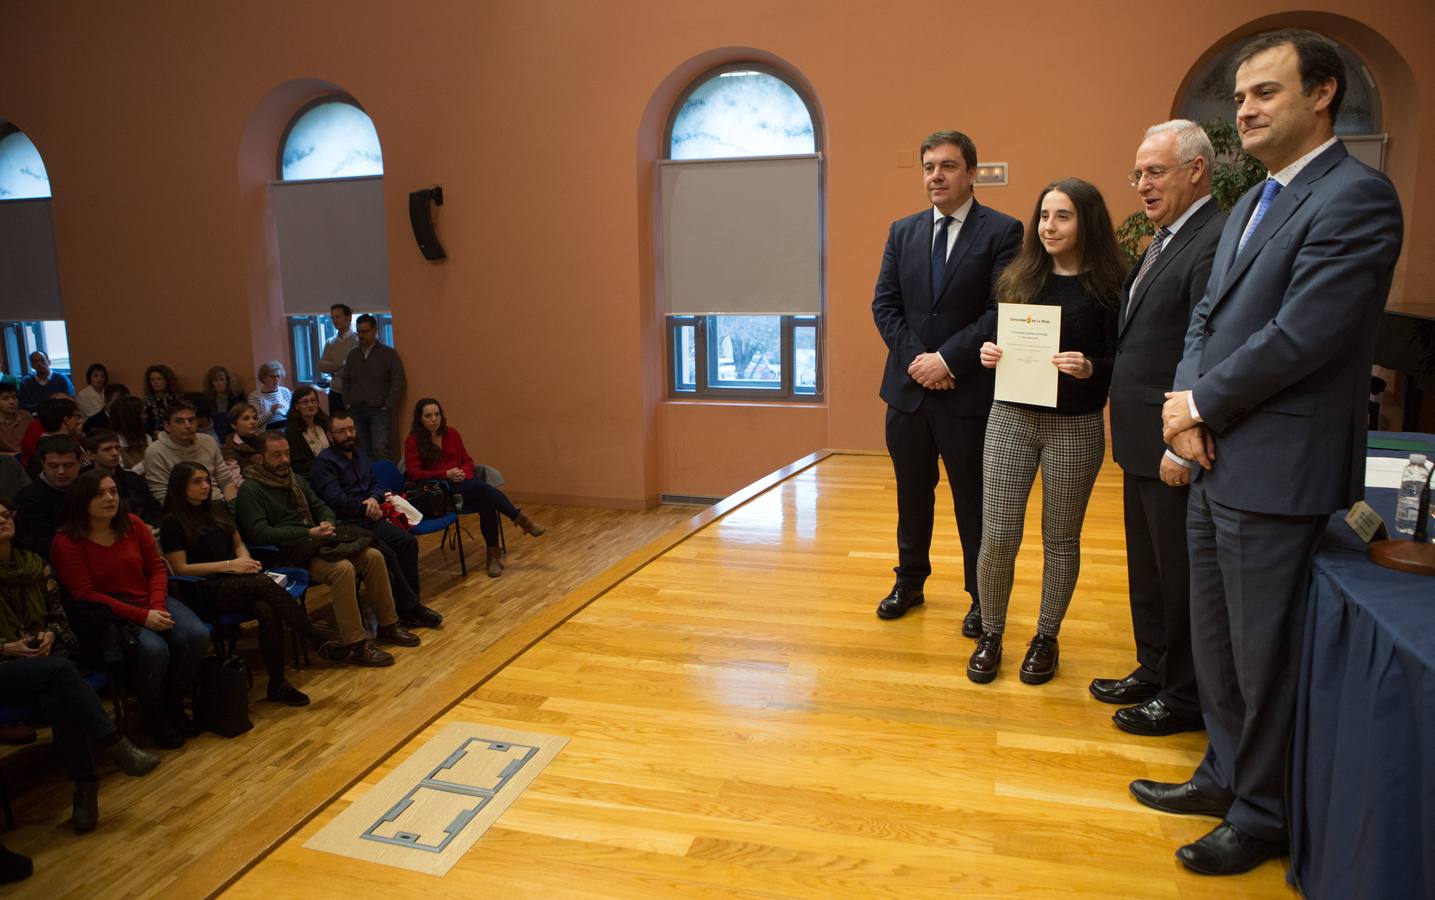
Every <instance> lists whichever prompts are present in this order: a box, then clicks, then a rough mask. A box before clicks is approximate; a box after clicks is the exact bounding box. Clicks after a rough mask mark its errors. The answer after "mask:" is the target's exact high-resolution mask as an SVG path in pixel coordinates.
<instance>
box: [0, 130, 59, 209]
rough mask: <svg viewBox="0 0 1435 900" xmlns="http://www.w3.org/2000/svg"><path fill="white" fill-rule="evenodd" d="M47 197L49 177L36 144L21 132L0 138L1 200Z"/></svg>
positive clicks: (14, 131)
mask: <svg viewBox="0 0 1435 900" xmlns="http://www.w3.org/2000/svg"><path fill="white" fill-rule="evenodd" d="M49 196H50V176H49V173H47V172H46V171H45V161H44V160H42V159H40V151H39V150H37V149H35V142H34V141H32V140H30V139H29V138H28V137H26V136H25V133H24V132H23V131H17V130H13V129H12V130H10V133H9V134H6V135H5V136H4V137H0V200H38V199H41V198H45V197H49Z"/></svg>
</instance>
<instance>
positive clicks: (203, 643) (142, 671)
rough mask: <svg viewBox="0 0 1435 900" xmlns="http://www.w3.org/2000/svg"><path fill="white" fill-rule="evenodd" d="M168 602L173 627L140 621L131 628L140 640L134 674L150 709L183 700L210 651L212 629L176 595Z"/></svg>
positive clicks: (141, 698) (137, 690)
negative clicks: (153, 627) (156, 628)
mask: <svg viewBox="0 0 1435 900" xmlns="http://www.w3.org/2000/svg"><path fill="white" fill-rule="evenodd" d="M168 606H169V615H170V618H172V619H174V627H173V628H171V629H169V630H168V631H150V630H149V629H148V628H145V627H144V626H143V625H139V626H135V627H134V628H133V629H131V630H132V632H133V633H134V634H135V639H136V640H138V641H139V648H138V650H137V652H136V655H135V665H134V671H133V673H132V675H131V678H132V679H133V681H134V689H135V693H136V694H138V695H139V698H140V703H141V705H143V706H145V707H146V708H150V709H153V708H155V707H157V706H159V705H160V704H164V705H166V706H173V705H175V704H178V703H181V702H182V701H183V700H184V696H185V694H187V693H189V688H190V685H192V684H194V676H195V675H196V674H198V672H199V664H200V663H201V662H203V661H204V657H205V654H207V653H208V652H209V629H208V628H206V627H205V625H204V623H203V622H201V621H200V619H199V616H196V615H195V614H194V613H193V612H191V611H190V609H189V607H187V606H185V605H184V604H183V603H180V602H179V601H178V600H176V599H174V598H173V597H170V598H169V602H168Z"/></svg>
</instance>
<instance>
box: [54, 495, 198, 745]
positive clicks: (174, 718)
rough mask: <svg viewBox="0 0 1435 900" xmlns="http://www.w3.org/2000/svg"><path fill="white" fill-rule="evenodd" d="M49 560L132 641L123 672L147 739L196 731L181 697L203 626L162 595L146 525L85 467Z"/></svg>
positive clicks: (165, 586) (172, 741)
mask: <svg viewBox="0 0 1435 900" xmlns="http://www.w3.org/2000/svg"><path fill="white" fill-rule="evenodd" d="M50 564H51V566H52V567H53V568H54V570H55V574H56V575H57V576H59V579H60V583H61V584H63V585H64V586H65V589H66V590H67V591H69V592H70V595H71V596H72V597H74V598H75V599H76V600H79V601H82V602H85V603H102V604H104V605H105V606H107V607H109V609H110V612H111V613H112V614H113V615H114V618H115V621H116V622H118V623H119V625H120V627H121V628H123V629H124V630H125V631H127V632H128V633H129V634H130V635H132V636H133V637H134V638H135V640H136V641H138V643H139V650H138V654H137V658H136V660H135V669H134V672H133V673H132V676H131V677H132V679H133V682H134V684H133V687H134V689H135V693H137V694H139V699H140V706H141V708H142V709H143V710H144V721H145V728H146V729H147V730H148V731H149V733H150V736H151V737H153V738H154V741H155V743H156V744H158V745H159V746H161V747H178V746H180V745H181V744H183V743H184V738H185V737H193V736H194V735H196V734H198V733H199V730H198V729H197V728H196V727H195V725H194V723H193V722H192V721H191V720H190V718H189V716H187V715H186V714H185V712H184V696H185V694H187V693H189V687H190V685H191V684H192V683H193V682H194V676H195V674H196V673H197V672H198V671H199V664H200V663H201V662H202V661H203V660H204V656H205V654H206V653H207V652H208V650H209V630H208V629H207V628H205V626H204V623H203V622H201V621H200V620H199V617H198V616H196V615H195V614H194V613H193V612H191V611H190V610H189V608H188V607H186V606H185V605H184V604H183V603H180V602H179V601H178V600H176V599H174V598H173V597H170V596H168V593H169V577H168V573H167V572H166V570H165V566H164V560H163V559H161V558H160V555H159V549H158V548H157V547H156V546H155V542H154V538H153V537H152V536H151V535H150V531H149V526H147V525H145V523H144V522H142V521H140V520H139V518H138V517H136V516H132V515H130V514H129V513H127V512H125V510H124V507H123V506H121V505H120V495H119V489H118V488H117V487H116V485H115V480H114V479H113V478H111V477H110V476H109V475H105V474H102V473H100V472H98V471H90V472H86V473H85V474H83V475H81V476H80V477H79V478H77V479H75V482H74V484H72V485H70V487H69V489H67V490H66V491H65V523H64V524H63V525H62V526H61V527H60V531H59V533H58V534H56V535H55V540H54V542H53V543H52V544H51V545H50Z"/></svg>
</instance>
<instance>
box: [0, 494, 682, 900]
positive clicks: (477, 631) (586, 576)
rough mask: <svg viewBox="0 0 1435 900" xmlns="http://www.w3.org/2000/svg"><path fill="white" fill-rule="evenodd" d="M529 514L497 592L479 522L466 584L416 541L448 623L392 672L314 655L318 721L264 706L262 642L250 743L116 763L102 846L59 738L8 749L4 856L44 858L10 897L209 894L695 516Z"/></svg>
mask: <svg viewBox="0 0 1435 900" xmlns="http://www.w3.org/2000/svg"><path fill="white" fill-rule="evenodd" d="M526 509H527V511H528V512H529V513H530V514H531V515H532V516H533V517H534V518H535V519H537V520H538V521H540V522H543V523H544V524H545V525H547V526H548V528H549V531H548V533H547V534H545V535H544V536H543V537H541V538H536V539H533V538H528V537H525V536H524V535H523V534H522V532H520V531H519V530H518V529H517V528H515V527H513V526H512V525H509V526H508V528H507V530H506V535H507V538H508V548H509V553H508V568H507V570H506V571H505V572H504V574H503V576H502V577H500V578H489V577H487V575H485V574H484V569H483V558H484V552H483V543H482V541H481V539H479V538H478V537H477V534H478V527H477V521H476V517H470V518H466V519H465V520H464V521H465V523H466V524H468V525H469V528H470V530H471V531H472V532H473V535H474V539H473V540H472V541H468V540H466V541H465V546H466V548H467V550H468V562H469V574H468V578H467V579H466V580H460V578H459V566H458V556H457V554H456V553H455V552H454V551H452V550H449V551H447V552H446V553H445V552H443V551H441V550H440V549H439V546H438V542H439V537H438V535H432V536H428V537H424V538H421V541H422V544H421V548H422V556H421V559H420V567H421V575H422V577H423V579H424V582H423V593H424V598H425V601H426V602H427V603H428V604H429V605H430V606H432V607H434V608H435V609H437V610H439V611H440V612H442V613H443V614H444V616H445V617H446V621H445V624H444V627H443V628H442V629H440V630H424V631H421V632H420V634H422V636H423V639H424V645H423V646H422V647H420V648H417V649H413V650H404V649H396V650H395V651H394V654H395V656H396V657H397V659H398V662H397V663H396V664H395V665H394V666H392V667H391V668H387V669H360V668H356V667H352V666H333V665H330V664H328V663H324V662H321V661H319V660H318V659H317V657H316V656H314V655H313V654H311V656H310V658H311V665H310V667H309V668H307V669H303V670H298V671H291V672H290V673H289V674H290V678H291V680H292V681H293V682H294V683H295V684H296V685H298V686H299V687H300V689H302V690H304V691H305V692H306V693H308V694H309V695H310V697H311V698H312V700H313V702H312V703H311V705H310V706H309V707H307V708H304V709H290V708H288V707H280V706H277V705H275V704H272V703H267V702H264V701H263V699H262V698H263V691H264V681H265V679H264V677H263V674H262V673H263V668H262V666H261V664H260V661H259V659H258V653H257V648H256V647H255V645H254V643H253V641H252V640H249V641H247V642H245V643H242V644H241V650H242V651H247V652H246V655H247V656H248V658H249V662H250V665H251V668H254V669H255V670H256V679H255V680H256V684H255V688H254V690H253V691H252V692H251V695H250V697H251V702H250V714H251V718H252V719H253V721H254V728H253V729H252V730H251V731H249V732H248V733H246V734H244V735H241V736H240V737H238V738H235V739H234V740H225V739H224V738H220V737H217V736H215V735H212V734H206V735H204V736H202V737H200V738H198V739H196V740H193V741H190V742H189V743H187V744H186V745H185V747H184V748H183V749H182V750H178V751H161V756H162V759H163V762H162V764H161V765H160V767H159V768H158V769H157V770H155V771H154V772H153V773H152V774H150V775H149V776H147V777H144V778H138V779H133V778H125V777H124V776H123V775H121V774H119V773H118V772H117V771H116V770H115V769H114V767H113V765H111V764H109V763H108V762H107V763H106V764H105V765H104V766H103V767H102V768H101V770H100V771H101V775H102V779H103V781H102V784H101V789H100V827H99V829H98V830H97V831H95V832H93V833H91V834H88V835H84V836H78V835H75V834H74V833H73V832H72V831H71V830H70V825H69V818H70V795H71V787H70V783H69V781H68V779H67V778H66V777H65V775H64V773H63V771H62V770H61V769H60V767H59V765H58V761H57V760H56V759H55V756H54V754H53V753H51V752H50V748H49V743H50V742H49V738H48V736H47V735H45V734H42V736H41V738H40V741H39V743H38V744H36V745H32V746H28V747H20V748H15V749H14V750H10V749H9V748H5V749H6V750H7V753H6V755H5V757H4V758H3V759H0V766H3V768H4V773H5V777H6V782H7V784H8V786H9V789H10V795H11V798H12V801H13V803H14V806H15V813H16V818H17V820H18V825H17V827H16V828H15V830H13V831H10V832H6V833H4V834H3V836H0V841H3V843H4V845H5V846H6V847H8V848H10V849H11V850H14V851H16V852H20V853H24V854H26V855H28V856H31V857H33V858H34V861H35V875H34V876H33V877H31V878H30V879H29V880H27V881H25V882H22V883H20V884H18V885H14V886H10V887H8V888H5V889H0V892H3V893H5V894H7V895H13V896H26V897H44V898H57V900H58V898H92V897H139V896H164V897H172V898H189V897H202V896H205V895H208V894H211V893H213V892H214V891H216V890H218V889H219V888H220V887H221V886H222V885H223V884H224V883H225V881H226V880H228V879H229V878H231V877H233V876H234V875H235V874H237V873H238V872H239V871H240V870H241V869H242V867H243V866H245V865H247V864H248V863H249V862H251V861H252V860H253V859H254V858H255V857H257V856H259V855H260V854H261V853H262V852H263V851H264V850H265V849H267V848H268V847H269V846H271V845H272V844H274V843H276V842H277V841H278V840H279V839H281V838H282V837H283V836H284V835H285V834H286V833H287V832H288V831H290V830H292V829H293V828H294V827H296V826H297V825H298V824H299V823H301V822H302V821H303V820H304V818H305V817H306V816H307V815H309V814H310V813H312V812H313V811H314V810H316V809H318V808H319V807H320V806H321V805H322V804H323V803H324V802H326V801H327V800H328V799H329V798H330V797H332V796H334V795H335V794H336V793H337V792H338V791H339V790H341V789H342V788H343V787H344V786H345V785H346V784H347V783H349V781H351V780H352V779H353V778H354V777H355V776H356V775H357V774H358V773H360V772H363V771H365V770H366V769H367V768H368V767H369V766H371V765H373V764H374V763H375V762H377V761H378V760H379V759H381V758H382V757H384V756H385V755H386V754H388V753H389V752H390V751H392V750H393V749H394V748H395V747H397V746H399V745H400V743H402V741H403V740H405V739H406V738H407V737H408V736H409V735H411V734H412V733H413V732H414V731H415V730H416V729H418V728H420V727H422V726H423V725H424V723H425V722H427V721H429V720H430V719H432V718H433V717H434V716H435V715H437V714H438V713H440V712H441V711H442V710H443V709H444V707H445V706H446V705H447V704H448V703H451V702H453V701H454V700H457V699H458V698H460V697H462V696H463V695H464V694H466V693H468V691H469V690H471V689H472V687H473V685H474V684H475V683H476V682H477V678H475V677H474V676H473V675H472V674H470V672H471V671H472V666H473V665H474V660H475V658H477V657H480V656H482V655H483V653H485V652H487V651H488V650H496V651H497V652H502V647H503V646H504V644H505V642H510V641H512V639H513V637H514V635H516V634H519V633H520V632H521V630H522V627H523V626H524V625H525V623H530V622H534V621H535V620H541V619H542V618H543V617H544V616H546V615H551V612H552V609H553V607H554V606H555V604H558V603H560V602H561V601H562V599H563V598H564V597H565V596H566V595H567V594H568V593H569V592H571V591H573V590H574V589H575V588H577V587H579V586H580V585H583V584H585V583H587V582H589V581H590V580H592V579H593V578H595V576H599V575H600V574H601V573H603V572H604V571H606V570H608V569H609V568H610V567H612V566H613V565H614V564H615V563H617V562H619V561H620V560H622V559H623V558H624V557H625V556H627V555H628V554H630V553H632V552H633V551H634V550H636V549H638V548H641V547H643V546H645V545H647V544H649V543H650V542H651V541H652V540H653V539H654V538H656V537H658V536H659V535H662V534H664V533H666V532H668V531H670V530H671V529H673V527H674V526H675V525H678V524H679V523H682V522H686V521H687V520H688V519H689V518H691V517H692V516H693V514H694V513H695V512H696V510H694V509H692V508H677V507H660V508H658V509H654V510H649V511H647V512H624V511H619V510H611V509H581V508H572V507H544V506H536V505H530V506H528V507H527V508H526ZM538 627H540V628H543V629H545V630H546V627H548V626H544V625H541V624H540V625H539V626H538ZM539 633H541V631H540V632H539ZM520 647H521V645H520ZM516 649H517V648H516ZM106 707H107V708H108V702H106ZM136 719H138V716H136Z"/></svg>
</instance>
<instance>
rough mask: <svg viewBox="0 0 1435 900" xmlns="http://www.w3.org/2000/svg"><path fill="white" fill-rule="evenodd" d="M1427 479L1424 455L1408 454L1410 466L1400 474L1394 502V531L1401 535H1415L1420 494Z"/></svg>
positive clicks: (1428, 472) (1428, 474) (1427, 472)
mask: <svg viewBox="0 0 1435 900" xmlns="http://www.w3.org/2000/svg"><path fill="white" fill-rule="evenodd" d="M1429 477H1430V471H1429V470H1428V469H1426V468H1425V454H1423V453H1412V454H1410V465H1408V466H1406V467H1405V471H1403V472H1401V473H1400V499H1399V500H1396V501H1395V530H1396V531H1398V532H1400V533H1401V534H1414V533H1415V520H1416V518H1417V517H1418V516H1419V515H1420V492H1421V491H1423V490H1424V489H1425V485H1426V483H1427V479H1428V478H1429Z"/></svg>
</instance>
